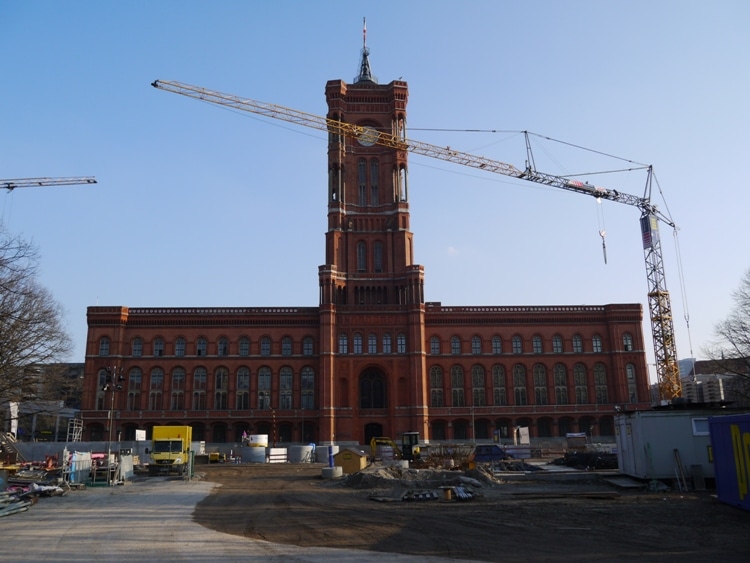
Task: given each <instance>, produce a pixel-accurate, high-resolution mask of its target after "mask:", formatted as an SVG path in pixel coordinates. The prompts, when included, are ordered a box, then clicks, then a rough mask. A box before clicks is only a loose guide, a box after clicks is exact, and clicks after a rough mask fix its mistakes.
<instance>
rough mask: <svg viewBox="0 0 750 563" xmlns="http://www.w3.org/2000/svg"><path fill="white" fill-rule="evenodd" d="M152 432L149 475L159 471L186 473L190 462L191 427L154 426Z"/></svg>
mask: <svg viewBox="0 0 750 563" xmlns="http://www.w3.org/2000/svg"><path fill="white" fill-rule="evenodd" d="M152 432H153V434H152V437H151V451H150V456H151V462H150V463H149V466H148V472H149V475H156V474H158V473H160V472H166V473H167V474H169V473H178V474H180V475H184V474H186V473H188V471H189V468H190V466H191V464H192V459H191V458H192V451H191V449H190V444H191V442H192V440H193V428H192V427H191V426H154V428H153V430H152ZM146 453H149V452H148V451H147V452H146Z"/></svg>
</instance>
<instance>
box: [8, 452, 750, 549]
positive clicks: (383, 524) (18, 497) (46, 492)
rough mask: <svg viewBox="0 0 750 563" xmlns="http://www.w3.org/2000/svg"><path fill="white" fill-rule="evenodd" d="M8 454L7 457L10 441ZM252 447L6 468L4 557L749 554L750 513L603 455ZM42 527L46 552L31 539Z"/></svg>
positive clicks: (709, 493) (695, 488) (49, 461)
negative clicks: (173, 462) (167, 461)
mask: <svg viewBox="0 0 750 563" xmlns="http://www.w3.org/2000/svg"><path fill="white" fill-rule="evenodd" d="M83 445H84V444H72V446H73V450H75V448H76V446H83ZM69 446H71V444H68V445H66V449H65V450H63V451H68V450H67V447H69ZM100 446H101V445H100ZM4 448H5V452H4V453H6V454H7V453H8V448H9V444H8V442H7V441H6V442H5V443H4ZM249 448H254V449H255V450H257V451H258V452H260V451H262V452H265V458H264V459H263V461H259V462H252V461H247V459H249V457H250V456H249V455H248V456H247V458H246V459H245V460H244V461H243V460H242V459H240V458H229V457H226V456H224V455H219V454H218V453H217V454H216V455H210V454H206V456H205V457H204V458H200V457H199V456H194V458H195V457H199V459H201V461H200V462H198V463H191V466H190V467H189V470H188V471H185V472H183V471H175V472H171V473H170V472H165V473H163V474H160V475H154V474H153V472H150V471H149V469H148V463H142V460H140V459H138V457H137V456H133V455H132V454H131V455H121V454H120V453H119V452H118V454H117V455H116V456H113V459H114V458H116V460H117V461H116V464H117V468H113V473H112V474H111V475H110V472H109V469H110V468H107V467H106V466H105V467H104V471H103V472H102V466H101V465H100V466H99V468H97V467H96V463H95V464H94V466H93V467H91V468H90V469H89V471H88V473H87V474H86V475H84V474H83V473H81V472H78V473H76V471H75V470H71V467H70V464H69V463H63V466H62V467H57V465H56V462H57V460H56V459H55V458H54V457H50V458H48V459H47V460H46V461H45V462H21V463H16V464H14V465H13V466H12V467H9V466H7V465H6V466H5V467H4V468H3V469H0V475H2V476H3V479H4V481H5V484H4V486H3V488H6V487H7V490H6V491H5V492H2V493H0V507H2V508H0V510H2V511H3V512H2V515H3V516H7V518H3V520H2V528H3V544H4V546H14V548H13V549H12V550H9V551H8V550H4V554H3V559H4V560H5V561H37V560H43V559H54V560H56V561H74V560H75V561H88V560H94V559H96V560H101V559H102V557H104V560H123V558H125V557H132V555H133V553H132V552H131V551H130V550H132V549H133V546H132V540H133V538H134V537H137V542H138V544H139V545H158V546H159V547H158V549H157V550H155V551H154V550H151V549H149V553H148V554H147V555H145V557H144V558H145V560H155V558H156V557H157V556H158V559H159V560H160V561H186V560H206V561H208V560H216V559H218V558H226V557H229V558H230V560H240V559H243V558H244V557H253V556H257V557H262V558H263V559H264V560H268V559H269V558H270V559H273V558H274V557H276V558H279V560H281V559H288V558H292V559H294V560H301V561H330V560H341V561H375V560H379V559H380V558H382V556H383V554H385V553H388V554H389V557H391V556H393V557H398V558H401V557H404V559H403V560H405V561H427V560H429V561H440V560H443V559H444V558H445V559H454V560H474V561H522V560H523V561H528V560H544V561H569V560H571V559H576V560H596V561H622V560H632V559H636V558H637V559H639V560H646V561H706V560H713V561H745V560H747V556H748V547H747V542H746V530H747V526H748V525H750V512H747V511H741V510H738V509H737V508H735V507H732V506H728V505H727V504H726V503H721V502H718V501H717V498H716V494H715V492H714V491H713V490H706V489H704V488H703V489H702V487H701V485H699V484H697V483H695V482H692V481H691V482H686V483H685V484H684V486H683V484H681V483H678V482H677V481H675V480H661V481H645V480H638V479H634V478H632V477H628V476H626V475H623V474H622V472H620V471H619V470H618V469H617V460H616V455H615V456H614V457H615V459H614V460H613V454H612V453H611V452H607V451H605V450H602V449H601V448H596V447H589V448H586V447H583V448H580V447H573V448H571V450H570V451H568V452H546V455H547V456H548V457H546V458H532V457H529V455H530V454H531V451H530V450H528V449H523V448H518V449H516V450H515V452H514V454H511V453H509V452H508V451H506V450H504V449H501V448H498V447H497V446H493V445H491V444H485V445H484V446H482V447H478V446H472V445H470V444H463V445H460V444H453V445H444V446H441V447H438V448H422V450H420V451H418V452H416V455H412V453H407V454H406V456H407V457H411V458H412V459H404V445H403V443H400V444H396V443H394V442H393V441H390V439H388V442H385V441H381V442H380V443H376V444H375V450H374V452H373V451H371V449H370V447H367V446H366V447H363V448H355V447H350V448H341V449H338V448H335V449H336V450H337V451H336V453H334V448H330V449H329V448H325V447H321V448H317V449H316V451H315V455H314V457H313V456H308V457H307V459H305V460H304V461H294V462H290V461H289V460H288V459H286V460H284V459H283V458H277V459H273V458H272V457H271V455H272V454H273V452H272V450H273V449H274V448H271V447H268V448H266V447H263V446H251V445H249V446H247V449H249ZM10 449H13V447H12V446H10ZM17 449H18V450H21V449H23V448H17ZM277 450H280V448H277ZM288 451H291V450H289V449H288ZM534 453H535V454H537V455H538V452H534ZM513 455H516V456H518V457H513ZM72 457H73V456H72V455H71V459H72ZM83 457H86V456H83ZM134 457H135V458H136V459H135V463H133V459H134ZM383 457H385V458H386V459H383ZM93 458H94V459H97V458H98V459H101V457H100V456H96V455H94V456H93ZM326 458H328V460H327V461H319V459H322V460H325V459H326ZM5 459H7V455H6V458H5ZM101 475H105V478H104V479H103V480H101V481H97V479H98V478H99V477H101ZM107 476H110V477H111V478H109V477H107ZM701 489H702V490H701ZM154 522H159V525H158V526H155V525H152V523H154ZM40 529H44V531H45V540H44V541H43V542H34V541H32V538H33V537H34V536H35V535H36V534H38V532H39V530H40ZM188 530H189V531H190V537H191V538H194V539H193V540H188V539H187V537H188V536H187V535H186V533H185V532H186V531H188ZM102 538H105V540H106V541H102ZM240 554H244V555H240ZM406 556H409V557H406ZM107 557H109V558H107Z"/></svg>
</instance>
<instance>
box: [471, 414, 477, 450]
mask: <svg viewBox="0 0 750 563" xmlns="http://www.w3.org/2000/svg"><path fill="white" fill-rule="evenodd" d="M471 442H472V444H473V445H475V446H476V445H477V427H476V426H475V424H474V405H471Z"/></svg>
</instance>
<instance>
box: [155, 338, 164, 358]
mask: <svg viewBox="0 0 750 563" xmlns="http://www.w3.org/2000/svg"><path fill="white" fill-rule="evenodd" d="M163 355H164V339H163V338H154V356H163Z"/></svg>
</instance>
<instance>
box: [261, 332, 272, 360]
mask: <svg viewBox="0 0 750 563" xmlns="http://www.w3.org/2000/svg"><path fill="white" fill-rule="evenodd" d="M260 355H261V356H270V355H271V339H270V338H268V337H267V336H264V337H263V338H261V339H260Z"/></svg>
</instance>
